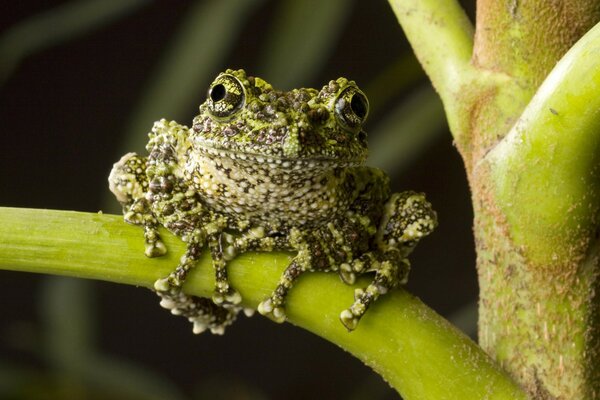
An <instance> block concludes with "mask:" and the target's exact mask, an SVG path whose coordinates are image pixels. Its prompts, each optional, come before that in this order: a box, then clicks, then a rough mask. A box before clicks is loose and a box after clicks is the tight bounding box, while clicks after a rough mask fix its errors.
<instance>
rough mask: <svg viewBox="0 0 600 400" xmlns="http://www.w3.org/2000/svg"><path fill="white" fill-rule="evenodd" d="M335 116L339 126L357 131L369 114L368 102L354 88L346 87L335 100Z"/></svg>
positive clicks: (363, 95)
mask: <svg viewBox="0 0 600 400" xmlns="http://www.w3.org/2000/svg"><path fill="white" fill-rule="evenodd" d="M334 107H335V115H336V117H337V119H338V121H339V122H340V124H341V125H342V126H343V127H345V128H347V129H349V130H351V131H355V130H357V129H359V128H360V127H361V126H362V124H363V123H364V122H365V120H366V119H367V115H368V114H369V100H367V96H365V94H364V93H363V92H361V91H360V89H358V88H357V87H356V86H348V87H347V88H345V89H344V90H342V91H341V92H340V94H339V95H338V96H337V98H336V99H335V106H334Z"/></svg>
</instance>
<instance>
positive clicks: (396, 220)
mask: <svg viewBox="0 0 600 400" xmlns="http://www.w3.org/2000/svg"><path fill="white" fill-rule="evenodd" d="M384 209H385V212H384V215H383V218H382V219H381V223H380V226H379V230H378V232H377V236H376V240H377V242H378V244H379V245H380V247H381V248H383V249H384V250H388V249H390V248H396V249H398V250H400V251H401V252H402V255H403V256H404V257H406V256H407V255H408V254H409V253H410V252H411V251H412V250H413V249H414V248H415V246H416V245H417V243H418V242H419V240H421V239H422V238H423V237H425V236H427V235H429V234H430V233H431V232H432V231H433V230H434V229H435V227H436V226H437V214H436V212H435V211H434V210H433V209H432V207H431V204H430V203H429V202H428V201H427V200H426V199H425V195H424V194H423V193H416V192H411V191H407V192H402V193H394V194H393V195H392V196H391V197H390V199H389V200H388V201H387V203H386V204H385V208H384Z"/></svg>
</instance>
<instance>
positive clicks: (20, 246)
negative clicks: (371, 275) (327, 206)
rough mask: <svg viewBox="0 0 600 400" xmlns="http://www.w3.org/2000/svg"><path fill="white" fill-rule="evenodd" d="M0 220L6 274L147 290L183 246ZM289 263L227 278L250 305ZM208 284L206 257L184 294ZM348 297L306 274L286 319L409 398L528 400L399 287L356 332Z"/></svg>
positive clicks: (342, 288)
mask: <svg viewBox="0 0 600 400" xmlns="http://www.w3.org/2000/svg"><path fill="white" fill-rule="evenodd" d="M0 221H1V223H0V268H2V269H8V270H15V271H28V272H36V273H47V274H57V275H68V276H75V277H81V278H89V279H100V280H106V281H111V282H117V283H125V284H131V285H138V286H144V287H150V286H151V285H152V283H153V282H154V280H155V279H157V278H158V277H161V276H164V275H166V274H168V273H169V272H170V270H171V269H172V268H173V267H174V266H175V265H176V264H177V260H178V255H180V254H181V253H182V252H183V250H184V246H183V243H182V242H181V241H179V240H178V239H177V238H176V237H174V236H173V235H170V234H168V233H167V232H164V231H163V232H162V236H163V238H164V240H165V243H166V245H167V246H168V248H169V250H170V251H169V254H168V255H167V256H165V257H161V258H157V259H148V258H146V257H145V256H144V255H143V254H144V249H143V247H144V246H143V239H142V235H141V231H140V229H138V228H136V227H133V226H129V225H127V224H125V223H123V222H122V220H121V217H119V216H114V215H102V214H89V213H77V212H67V211H48V210H27V209H11V208H0ZM290 259H291V256H290V255H289V254H285V253H269V254H266V253H249V254H245V255H242V256H240V257H238V258H237V259H236V260H234V261H233V262H231V264H230V267H229V272H230V276H231V281H232V284H233V285H235V287H236V288H237V289H238V290H239V291H240V293H241V294H242V296H243V298H244V305H245V306H249V307H256V305H257V304H258V302H259V301H261V300H262V299H264V298H265V297H266V296H267V295H268V294H269V293H270V291H271V290H273V289H274V287H275V285H276V282H277V279H278V277H279V274H280V273H281V272H282V271H283V269H284V268H285V267H286V265H287V264H288V263H289V261H290ZM213 282H214V279H213V277H212V271H211V267H210V259H209V256H208V255H206V256H205V257H204V258H203V259H202V260H201V261H200V263H199V266H198V268H197V273H193V274H191V276H190V279H189V282H188V283H187V284H186V286H185V290H186V291H187V292H188V293H191V294H196V295H200V296H210V294H211V291H212V287H213ZM359 284H363V285H364V284H365V281H364V280H362V282H360V283H359ZM352 293H353V289H352V288H351V287H348V286H346V285H344V284H343V283H341V282H340V280H339V279H338V278H337V276H334V274H320V273H313V274H309V275H307V276H306V277H303V278H302V279H301V280H300V282H299V283H298V285H297V286H296V287H294V290H292V291H291V293H290V295H289V301H288V305H287V311H288V316H289V318H290V322H292V323H293V324H296V325H299V326H301V327H303V328H305V329H308V330H310V331H312V332H314V333H316V334H318V335H320V336H322V337H324V338H325V339H327V340H330V341H332V342H334V343H336V344H338V345H339V346H341V347H342V348H344V349H346V350H348V351H349V352H351V353H353V354H354V355H355V356H357V357H358V358H360V359H361V360H363V361H364V362H365V363H367V364H368V365H370V366H371V367H372V368H373V369H375V370H376V371H377V372H378V373H380V374H381V375H382V377H383V378H384V379H386V380H387V382H389V383H390V384H391V385H392V386H394V387H395V388H396V389H397V390H398V391H399V392H400V393H401V394H402V396H404V398H406V399H457V398H460V399H481V398H483V397H485V396H487V397H486V398H489V399H522V398H525V397H524V394H523V392H522V391H521V389H520V388H519V387H518V386H517V385H516V384H515V383H514V382H513V381H512V380H510V378H508V376H507V375H506V374H505V372H504V371H502V370H501V369H500V368H499V367H498V366H497V365H496V364H494V363H493V362H492V361H491V359H490V358H489V357H488V356H487V355H486V354H485V353H484V352H483V351H482V350H481V349H480V348H479V347H478V346H477V345H476V344H475V343H473V342H472V341H471V340H470V339H468V338H467V337H466V336H464V335H463V334H462V333H460V332H459V331H458V330H456V329H455V328H454V327H452V326H451V325H450V324H449V323H448V322H447V321H446V320H444V319H443V318H442V317H440V316H439V315H437V314H436V313H435V312H434V311H432V310H431V309H429V308H428V307H427V306H425V305H424V304H423V303H421V302H420V301H419V300H418V299H417V298H415V297H413V296H411V295H410V294H408V293H407V292H405V291H403V290H396V291H394V292H393V293H390V294H388V295H386V296H385V298H383V299H382V300H381V301H379V302H377V304H376V305H374V306H373V307H372V309H371V310H369V312H368V313H367V315H366V316H365V317H364V318H363V320H362V321H361V323H360V325H359V327H358V329H357V330H356V331H354V332H351V333H349V332H347V331H346V330H345V329H344V328H343V326H342V324H341V323H340V322H339V320H338V315H339V313H340V311H341V310H342V309H344V308H346V307H347V306H348V305H349V304H350V303H351V302H352V300H353V299H352V296H353V295H352ZM123 307H127V305H123ZM230 329H235V326H234V327H231V328H230ZM199 340H200V339H199Z"/></svg>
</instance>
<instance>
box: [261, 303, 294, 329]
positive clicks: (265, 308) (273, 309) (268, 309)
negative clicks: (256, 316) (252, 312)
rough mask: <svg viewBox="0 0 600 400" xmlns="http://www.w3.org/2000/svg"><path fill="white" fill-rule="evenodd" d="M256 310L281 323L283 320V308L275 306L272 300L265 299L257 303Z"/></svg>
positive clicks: (284, 318) (284, 317)
mask: <svg viewBox="0 0 600 400" xmlns="http://www.w3.org/2000/svg"><path fill="white" fill-rule="evenodd" d="M258 312H259V313H260V314H261V315H264V316H265V317H268V318H269V319H271V320H273V321H275V322H277V323H279V324H281V323H283V322H285V320H286V317H287V316H286V315H285V309H284V308H283V307H282V306H275V305H274V304H273V300H271V299H267V300H265V301H263V302H261V303H260V304H259V305H258Z"/></svg>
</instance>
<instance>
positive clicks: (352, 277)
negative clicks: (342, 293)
mask: <svg viewBox="0 0 600 400" xmlns="http://www.w3.org/2000/svg"><path fill="white" fill-rule="evenodd" d="M339 275H340V278H341V279H342V281H343V282H344V283H345V284H348V285H353V284H354V282H356V274H355V273H354V271H352V266H350V264H347V263H344V264H342V265H340V270H339Z"/></svg>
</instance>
